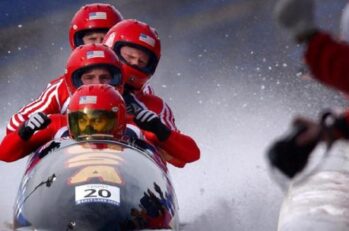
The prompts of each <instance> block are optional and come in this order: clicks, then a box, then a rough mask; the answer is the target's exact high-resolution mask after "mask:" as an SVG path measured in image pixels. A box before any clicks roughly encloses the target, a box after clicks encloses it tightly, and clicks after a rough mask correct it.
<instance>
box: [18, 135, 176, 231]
mask: <svg viewBox="0 0 349 231" xmlns="http://www.w3.org/2000/svg"><path fill="white" fill-rule="evenodd" d="M178 217H179V216H178V204H177V199H176V195H175V191H174V188H173V186H172V183H171V179H170V176H169V173H168V171H167V168H166V165H165V163H164V162H163V160H162V159H161V158H159V155H157V154H156V151H155V150H152V149H141V148H138V147H135V146H134V145H130V144H126V143H122V142H116V141H111V140H87V141H80V142H77V141H74V140H69V139H65V140H54V141H51V142H49V143H48V144H46V145H44V146H43V147H41V148H40V149H38V150H37V151H36V152H35V153H33V154H32V155H31V156H30V158H29V161H28V164H27V167H26V170H25V173H24V176H23V178H22V181H21V184H20V188H19V190H18V195H17V199H16V203H15V210H14V225H13V226H14V230H59V231H62V230H66V231H67V230H84V231H88V230H113V231H119V230H120V231H123V230H179V218H178Z"/></svg>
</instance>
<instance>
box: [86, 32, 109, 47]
mask: <svg viewBox="0 0 349 231" xmlns="http://www.w3.org/2000/svg"><path fill="white" fill-rule="evenodd" d="M105 34H106V33H105V32H88V33H86V34H85V35H84V36H83V37H82V41H83V43H84V44H99V43H102V42H103V38H104V36H105Z"/></svg>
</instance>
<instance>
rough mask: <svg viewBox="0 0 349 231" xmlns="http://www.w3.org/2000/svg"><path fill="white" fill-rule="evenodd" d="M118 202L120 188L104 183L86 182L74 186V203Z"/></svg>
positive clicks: (116, 203) (115, 203)
mask: <svg viewBox="0 0 349 231" xmlns="http://www.w3.org/2000/svg"><path fill="white" fill-rule="evenodd" d="M83 203H108V204H114V205H119V204H120V188H119V187H116V186H110V185H106V184H87V185H80V186H76V187H75V204H77V205H78V204H83Z"/></svg>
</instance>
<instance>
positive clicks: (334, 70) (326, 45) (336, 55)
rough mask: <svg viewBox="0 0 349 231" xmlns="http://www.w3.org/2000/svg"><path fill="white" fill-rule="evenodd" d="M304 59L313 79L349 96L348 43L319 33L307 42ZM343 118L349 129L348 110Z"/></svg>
mask: <svg viewBox="0 0 349 231" xmlns="http://www.w3.org/2000/svg"><path fill="white" fill-rule="evenodd" d="M304 58H305V62H306V63H307V65H308V67H309V69H310V70H311V72H312V74H313V77H314V78H315V79H317V80H319V81H320V82H322V83H324V84H325V85H328V86H331V87H333V88H336V89H338V90H341V91H343V92H344V93H346V94H349V44H348V43H345V42H340V41H338V40H336V39H334V38H333V37H331V36H330V35H329V34H328V33H325V32H321V31H319V32H317V33H316V34H315V35H313V37H312V38H311V39H310V40H309V41H308V44H307V49H306V52H305V54H304ZM343 116H344V117H345V120H346V121H347V124H348V127H349V110H347V111H346V112H345V113H344V114H343Z"/></svg>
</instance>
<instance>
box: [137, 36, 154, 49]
mask: <svg viewBox="0 0 349 231" xmlns="http://www.w3.org/2000/svg"><path fill="white" fill-rule="evenodd" d="M139 40H140V41H142V42H145V43H146V44H148V45H149V46H152V47H154V46H155V39H153V38H152V37H150V36H148V35H146V34H140V35H139Z"/></svg>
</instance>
